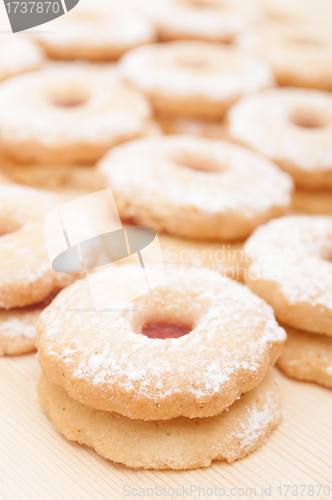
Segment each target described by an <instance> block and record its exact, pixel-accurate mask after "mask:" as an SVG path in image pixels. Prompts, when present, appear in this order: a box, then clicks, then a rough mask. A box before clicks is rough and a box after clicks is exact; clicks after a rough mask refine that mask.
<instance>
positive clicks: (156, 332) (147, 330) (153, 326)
mask: <svg viewBox="0 0 332 500" xmlns="http://www.w3.org/2000/svg"><path fill="white" fill-rule="evenodd" d="M190 332H191V329H190V328H187V327H186V326H183V325H173V324H172V323H149V324H147V325H145V326H144V327H143V328H142V335H145V336H146V337H149V339H178V338H180V337H183V336H184V335H187V334H188V333H190Z"/></svg>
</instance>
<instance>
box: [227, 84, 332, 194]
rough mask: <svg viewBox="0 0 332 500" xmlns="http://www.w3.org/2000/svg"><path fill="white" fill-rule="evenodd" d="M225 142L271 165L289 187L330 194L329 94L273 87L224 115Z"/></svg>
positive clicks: (331, 111) (331, 109)
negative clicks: (289, 178) (289, 180)
mask: <svg viewBox="0 0 332 500" xmlns="http://www.w3.org/2000/svg"><path fill="white" fill-rule="evenodd" d="M227 120H228V133H229V136H230V138H231V139H232V140H233V141H235V142H238V143H240V144H242V145H244V146H247V147H249V148H251V149H253V150H254V151H257V152H258V153H260V154H262V155H264V156H266V157H267V158H269V159H270V160H272V161H274V162H275V163H276V164H277V165H279V166H280V167H281V168H282V169H283V170H285V171H286V172H287V173H289V174H290V175H291V176H292V177H293V179H294V181H295V184H296V185H297V186H298V187H300V188H304V189H308V190H319V189H322V190H325V189H328V190H331V189H332V95H331V93H330V92H324V91H322V90H311V89H296V88H279V89H272V90H267V91H263V92H261V93H258V94H256V95H254V96H248V97H246V98H244V99H243V100H242V101H241V102H239V103H238V104H236V105H235V106H234V107H233V108H232V109H231V110H230V111H229V113H228V117H227Z"/></svg>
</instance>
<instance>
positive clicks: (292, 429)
mask: <svg viewBox="0 0 332 500" xmlns="http://www.w3.org/2000/svg"><path fill="white" fill-rule="evenodd" d="M39 375H40V368H39V366H38V363H37V358H36V356H35V355H34V354H31V355H28V356H21V357H12V358H10V357H7V358H2V359H0V380H1V384H0V422H1V425H0V443H1V446H0V498H1V500H16V499H17V500H18V499H22V500H28V499H29V500H30V499H31V500H46V499H47V500H49V499H50V500H51V499H54V500H59V499H63V500H67V499H68V500H104V499H110V500H118V499H123V498H135V497H138V498H162V499H165V500H168V499H187V498H195V499H199V498H225V497H228V498H237V499H238V498H259V499H263V498H273V499H278V498H302V499H306V498H308V499H310V498H311V499H312V498H314V499H315V500H318V499H319V500H320V499H330V498H332V471H331V463H332V430H331V421H332V419H331V410H332V405H331V402H332V392H331V391H329V390H327V389H324V388H322V387H319V386H317V385H314V384H307V383H301V382H297V381H293V380H290V379H287V378H286V377H284V376H283V375H282V374H281V373H280V372H278V377H279V379H280V386H281V393H282V402H283V411H284V417H283V420H282V422H281V424H280V425H279V427H278V428H277V429H275V430H274V431H273V433H272V435H271V437H270V439H269V440H268V441H267V443H266V444H265V445H264V446H263V447H262V448H261V449H260V450H258V451H256V452H255V453H253V454H252V455H250V456H249V457H247V458H245V459H243V460H241V461H239V462H235V463H233V464H227V463H224V462H214V463H213V465H212V466H211V467H209V468H206V469H198V470H195V471H164V472H163V471H158V472H156V471H144V470H133V469H130V468H128V467H126V466H124V465H120V464H114V463H112V462H110V461H107V460H104V459H102V458H101V457H99V456H98V455H97V453H95V452H94V451H93V450H91V449H89V448H87V447H85V446H81V445H79V444H77V443H72V442H69V441H67V440H66V439H65V438H64V437H63V436H62V435H61V434H60V433H59V432H58V431H57V430H56V429H55V428H54V426H53V425H52V423H51V421H50V420H49V419H48V417H47V416H46V415H45V414H44V412H43V411H42V410H41V409H40V406H39V402H38V398H37V393H36V383H37V380H38V377H39ZM284 485H285V486H284ZM286 485H291V486H297V487H298V490H297V491H298V494H297V495H293V494H292V493H294V492H295V491H296V488H293V489H292V488H289V489H288V494H287V495H286V490H287V486H286ZM301 485H303V486H305V490H304V492H303V494H302V495H301V491H302V490H303V486H301ZM311 485H312V486H313V487H314V495H312V494H310V492H312V490H311V489H310V490H309V486H311ZM319 485H322V488H320V493H318V490H319ZM262 486H263V488H264V494H262ZM300 486H301V487H300ZM324 486H325V492H324ZM270 487H271V489H270ZM278 487H281V489H280V488H279V489H278ZM140 488H143V489H141V490H140ZM148 488H150V490H149V491H148ZM151 488H152V489H151ZM164 488H166V489H164ZM190 488H191V490H190ZM199 488H201V490H199ZM208 488H210V489H208ZM215 488H217V489H215ZM221 488H223V489H224V491H223V490H221ZM232 488H233V489H232ZM234 488H235V490H234ZM249 489H250V491H249ZM173 490H177V491H174V494H172V493H173ZM158 492H159V493H161V495H160V494H159V495H158V496H157V495H156V493H158ZM128 493H131V495H129V494H128ZM139 493H141V495H140V496H139ZM152 493H154V495H152ZM176 493H178V494H176ZM190 493H192V494H191V495H190ZM204 493H205V495H204ZM211 493H213V494H212V495H211ZM269 493H271V495H269ZM328 493H329V494H328ZM143 494H145V497H144V495H143Z"/></svg>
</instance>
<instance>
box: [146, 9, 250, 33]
mask: <svg viewBox="0 0 332 500" xmlns="http://www.w3.org/2000/svg"><path fill="white" fill-rule="evenodd" d="M139 5H140V6H141V7H142V9H143V10H144V11H145V12H146V13H147V14H148V15H149V16H151V19H152V20H153V21H154V22H155V23H156V25H157V26H158V28H159V31H160V32H161V33H162V34H163V35H164V36H166V37H167V35H168V36H171V35H172V34H173V35H174V34H175V35H176V34H177V35H180V36H179V38H180V37H181V35H182V37H183V36H184V37H185V38H204V39H207V40H218V41H227V40H229V39H230V38H231V37H232V36H233V35H234V34H235V33H237V32H238V31H239V30H241V29H242V28H243V27H244V26H246V25H247V24H248V23H250V22H252V21H254V20H256V19H257V17H258V15H259V10H258V6H257V4H256V3H255V2H252V1H251V0H228V1H225V0H222V1H221V2H220V6H218V2H217V1H216V2H215V6H214V7H211V6H210V5H209V4H207V5H206V6H205V8H204V7H203V5H202V4H201V5H200V8H197V7H195V2H189V1H183V0H182V1H179V0H159V1H158V2H156V1H155V0H140V2H139Z"/></svg>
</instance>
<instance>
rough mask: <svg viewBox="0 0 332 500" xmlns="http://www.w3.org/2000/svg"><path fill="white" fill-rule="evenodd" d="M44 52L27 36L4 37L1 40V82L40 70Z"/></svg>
mask: <svg viewBox="0 0 332 500" xmlns="http://www.w3.org/2000/svg"><path fill="white" fill-rule="evenodd" d="M44 60H45V57H44V51H43V50H42V49H41V48H40V47H39V46H38V45H37V44H36V43H35V42H34V41H33V40H32V39H31V37H28V36H25V35H17V34H15V35H7V36H6V35H3V36H1V38H0V81H3V80H6V79H7V78H10V77H12V76H15V75H19V74H20V73H26V72H27V71H34V70H37V69H40V68H41V67H42V65H43V63H44Z"/></svg>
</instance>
